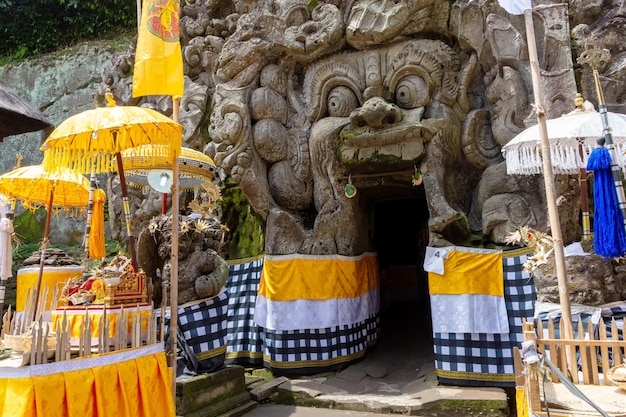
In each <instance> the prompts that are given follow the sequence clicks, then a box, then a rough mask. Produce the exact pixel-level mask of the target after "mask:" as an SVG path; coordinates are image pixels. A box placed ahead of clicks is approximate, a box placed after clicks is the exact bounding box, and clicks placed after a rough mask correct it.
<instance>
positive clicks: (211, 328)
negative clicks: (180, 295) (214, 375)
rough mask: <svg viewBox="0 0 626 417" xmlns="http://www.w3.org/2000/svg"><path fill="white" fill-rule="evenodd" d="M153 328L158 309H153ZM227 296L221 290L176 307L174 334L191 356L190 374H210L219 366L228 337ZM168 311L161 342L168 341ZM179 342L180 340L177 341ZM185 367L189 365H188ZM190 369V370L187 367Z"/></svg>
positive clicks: (168, 311) (158, 312)
mask: <svg viewBox="0 0 626 417" xmlns="http://www.w3.org/2000/svg"><path fill="white" fill-rule="evenodd" d="M155 314H156V316H157V325H158V324H159V323H160V320H161V309H155ZM227 318H228V294H227V293H226V291H221V292H220V293H219V294H218V295H216V296H215V297H212V298H205V299H202V300H196V301H192V302H189V303H187V304H183V305H180V306H178V332H179V335H182V337H183V339H184V342H183V343H186V345H187V348H189V349H191V351H192V352H193V353H191V354H190V355H191V356H194V355H195V358H194V361H196V362H197V364H196V365H197V369H193V371H194V372H212V371H214V370H216V369H219V368H220V367H222V366H223V364H224V360H225V358H226V343H227V338H228V330H227ZM169 324H170V308H169V307H167V309H166V310H165V326H164V327H165V340H167V339H168V338H169ZM179 342H180V341H179ZM187 366H191V363H188V364H187ZM190 369H191V368H190Z"/></svg>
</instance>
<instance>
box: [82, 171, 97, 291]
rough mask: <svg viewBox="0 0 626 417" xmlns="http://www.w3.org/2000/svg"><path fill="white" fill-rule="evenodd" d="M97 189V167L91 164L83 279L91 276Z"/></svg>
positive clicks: (85, 279)
mask: <svg viewBox="0 0 626 417" xmlns="http://www.w3.org/2000/svg"><path fill="white" fill-rule="evenodd" d="M95 190H96V167H95V165H92V166H91V175H90V177H89V203H88V204H87V220H85V254H84V256H83V281H87V279H88V278H89V272H88V269H89V235H90V234H91V216H92V213H93V194H94V192H95Z"/></svg>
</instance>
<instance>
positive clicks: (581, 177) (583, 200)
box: [578, 142, 591, 240]
mask: <svg viewBox="0 0 626 417" xmlns="http://www.w3.org/2000/svg"><path fill="white" fill-rule="evenodd" d="M578 153H579V155H580V159H581V160H583V157H584V151H583V145H582V143H580V142H579V143H578ZM578 181H579V183H580V211H581V212H582V216H583V219H582V220H583V236H582V240H589V239H591V223H590V221H589V195H588V191H587V170H586V169H585V168H581V169H580V170H579V171H578Z"/></svg>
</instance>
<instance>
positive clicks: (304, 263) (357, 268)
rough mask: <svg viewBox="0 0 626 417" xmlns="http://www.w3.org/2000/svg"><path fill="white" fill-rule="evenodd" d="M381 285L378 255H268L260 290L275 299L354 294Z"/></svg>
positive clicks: (326, 298)
mask: <svg viewBox="0 0 626 417" xmlns="http://www.w3.org/2000/svg"><path fill="white" fill-rule="evenodd" d="M374 288H378V257H377V256H376V254H373V253H364V254H362V255H360V256H355V257H349V256H340V255H333V256H312V255H284V256H282V255H281V256H276V255H266V256H265V262H264V264H263V274H262V276H261V282H260V284H259V294H261V295H263V296H264V297H266V298H267V299H269V300H273V301H291V300H328V299H331V298H352V297H359V296H362V295H363V294H366V293H367V292H369V291H370V290H372V289H374Z"/></svg>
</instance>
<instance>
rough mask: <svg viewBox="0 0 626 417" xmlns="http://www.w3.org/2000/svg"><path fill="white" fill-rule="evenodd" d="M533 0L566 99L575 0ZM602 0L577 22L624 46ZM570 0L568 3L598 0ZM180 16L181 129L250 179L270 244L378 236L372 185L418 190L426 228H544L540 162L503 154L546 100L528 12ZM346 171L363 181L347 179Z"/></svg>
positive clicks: (550, 81) (385, 194)
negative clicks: (533, 64)
mask: <svg viewBox="0 0 626 417" xmlns="http://www.w3.org/2000/svg"><path fill="white" fill-rule="evenodd" d="M540 3H541V4H539V5H536V6H535V10H534V14H533V17H534V20H535V34H536V38H537V45H538V52H539V61H540V67H541V72H542V80H543V81H542V82H543V88H544V92H545V96H546V99H545V101H546V111H547V112H548V117H557V116H560V115H561V114H563V113H565V112H569V111H571V110H572V108H573V97H574V95H575V93H576V92H577V88H576V84H575V79H574V69H573V64H572V56H571V46H570V45H569V39H570V31H569V25H568V17H570V18H571V19H572V21H573V22H577V23H579V20H577V19H578V18H577V17H575V16H569V15H568V9H567V5H566V4H556V3H554V4H553V3H552V2H549V1H543V2H540ZM600 3H602V2H594V5H595V6H593V7H592V8H591V9H589V10H590V13H591V12H593V13H596V14H595V16H597V19H596V23H593V24H588V26H585V27H582V26H580V27H577V28H576V30H575V31H574V33H575V34H576V36H577V37H576V38H575V39H579V40H583V39H584V38H585V37H587V36H592V35H596V34H598V35H600V34H602V35H603V36H604V40H605V42H606V45H607V46H608V47H611V48H617V44H618V41H619V39H622V38H621V37H611V36H609V31H607V30H606V28H607V23H606V22H604V23H603V22H600V21H599V20H600V17H601V13H599V12H598V10H596V9H598V8H601V7H604V6H603V5H604V4H605V3H607V4H608V2H604V3H602V4H600ZM572 4H573V6H572V7H573V13H578V12H581V13H582V12H585V11H588V7H587V5H586V3H585V2H573V3H572ZM310 6H315V7H312V8H310ZM589 7H591V6H589ZM611 7H612V8H611V13H612V14H611V16H614V18H615V19H619V16H620V14H619V13H620V10H621V9H620V8H619V7H618V6H611ZM620 7H623V6H620ZM570 11H571V10H570ZM594 11H595V12H594ZM593 13H591V14H592V15H593ZM181 31H182V32H181V41H182V46H183V56H184V65H185V75H186V84H185V85H186V93H185V100H187V101H185V102H184V103H183V111H182V113H181V122H182V123H183V124H184V125H185V138H184V144H185V146H190V147H193V148H195V149H204V151H205V152H206V153H207V154H208V155H210V156H211V157H212V158H213V159H214V160H215V162H216V163H217V165H218V167H219V170H220V172H221V175H222V176H225V175H228V176H230V177H232V178H233V179H234V180H235V181H236V182H237V183H238V184H239V186H240V187H241V189H242V191H243V192H244V193H245V195H246V197H247V198H248V200H249V202H250V204H251V205H252V207H253V208H254V211H255V212H256V213H258V214H259V215H260V216H261V217H262V218H263V219H264V220H265V222H266V253H271V254H291V253H303V254H344V255H353V254H359V253H361V252H363V251H365V250H370V249H371V244H370V236H371V231H370V230H369V229H370V225H369V220H368V217H369V216H370V212H371V210H372V207H373V204H374V203H375V202H376V200H377V199H380V198H390V197H391V196H393V197H394V198H397V197H406V196H414V195H415V193H416V192H418V193H422V194H423V195H425V198H426V200H427V203H428V211H429V230H430V232H431V242H430V243H431V244H433V245H438V244H449V243H450V242H452V243H457V244H463V243H465V242H467V241H468V239H469V238H470V236H471V235H481V236H483V241H485V240H486V241H489V242H491V243H496V244H502V243H503V242H504V239H505V237H506V236H507V235H508V233H510V231H512V230H513V229H514V228H516V227H518V226H520V225H521V224H522V223H523V224H528V225H530V226H532V227H534V228H537V229H539V230H547V229H549V226H548V224H549V222H548V220H547V217H546V210H545V209H544V207H545V205H546V202H545V197H544V193H543V192H542V191H541V190H542V189H543V184H542V182H543V181H542V178H541V177H539V176H537V177H527V178H523V177H512V176H508V175H506V166H505V163H504V162H503V160H502V158H501V154H500V147H501V146H503V145H504V144H506V143H507V142H508V141H509V140H511V139H512V138H513V137H514V136H515V135H516V134H517V133H519V132H521V131H522V130H523V129H525V128H526V127H528V126H529V125H531V124H533V123H535V115H534V113H533V107H532V104H533V102H534V99H533V92H532V82H531V76H530V69H529V68H530V67H529V63H528V50H527V45H526V37H525V29H524V21H523V17H522V16H511V15H508V14H507V13H506V12H505V11H504V10H503V9H501V8H500V7H499V5H498V3H497V1H495V0H477V1H466V0H462V1H457V2H454V3H453V4H452V6H450V5H449V2H447V1H444V0H412V1H409V0H405V1H403V0H400V1H396V2H387V1H376V0H358V1H351V2H339V1H328V2H317V3H316V4H311V3H310V2H306V1H300V0H272V1H266V2H240V1H234V2H233V1H226V0H222V1H211V2H208V1H200V0H192V1H189V2H186V3H185V5H184V7H183V10H182V13H181ZM574 47H576V45H574ZM129 54H130V55H129V56H132V54H133V50H132V48H131V49H130V50H129ZM614 55H615V58H614V61H613V62H612V63H611V64H607V67H606V68H605V69H603V74H604V73H606V74H607V75H605V78H604V80H605V82H606V83H607V85H606V87H607V90H608V91H609V96H610V97H611V100H612V101H611V102H612V103H615V104H616V105H617V104H619V103H621V101H620V100H621V96H622V95H623V92H622V90H620V88H621V87H619V85H621V84H618V83H615V88H613V89H611V88H610V82H609V81H607V79H608V77H609V75H608V74H610V77H613V78H614V79H615V80H620V79H622V78H623V76H622V69H621V68H622V64H621V62H622V60H623V58H622V57H621V56H620V55H619V53H616V54H614ZM127 61H128V59H127V58H124V59H121V58H120V59H119V62H118V61H115V62H116V64H115V65H114V66H113V68H109V69H107V70H105V74H103V80H104V82H103V85H105V86H108V87H113V90H114V91H116V90H115V87H117V88H119V89H120V90H119V91H120V93H122V94H121V95H120V97H122V99H123V100H126V101H127V102H130V101H131V100H130V99H129V98H128V97H127V95H124V94H123V92H124V91H126V88H127V87H126V86H127V82H128V76H126V77H125V78H124V77H122V76H121V75H120V74H127V71H126V70H125V65H127ZM111 84H114V86H112V85H111ZM607 101H608V97H607ZM139 103H140V104H141V105H147V106H153V107H155V108H158V109H159V110H161V111H164V112H166V113H167V112H169V111H170V107H169V106H171V104H170V103H171V102H170V101H169V99H167V98H150V99H142V100H140V101H139ZM416 170H418V171H420V172H421V174H422V178H423V183H422V185H420V186H418V187H415V186H413V185H412V184H411V176H412V175H413V174H414V173H415V171H416ZM348 182H350V183H351V184H353V185H354V186H355V187H356V189H357V190H358V193H357V195H356V197H354V198H347V197H346V195H345V194H344V187H345V186H346V184H347V183H348ZM577 191H578V189H577V183H576V181H575V179H571V178H568V177H563V178H557V196H558V197H559V211H560V215H561V220H562V223H563V229H564V230H563V236H564V239H565V241H566V243H569V242H571V241H573V240H574V239H576V235H577V233H578V231H577V224H578V215H579V214H578V207H579V201H578V198H579V197H578V196H579V193H578V192H577ZM148 211H149V210H145V212H146V213H147V212H148ZM146 215H147V214H146ZM141 224H143V225H144V226H145V224H146V222H145V220H144V222H143V223H141Z"/></svg>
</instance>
